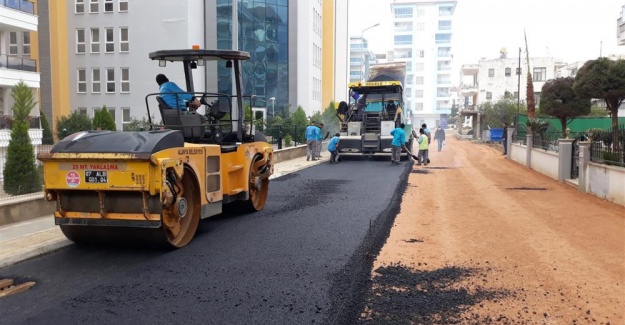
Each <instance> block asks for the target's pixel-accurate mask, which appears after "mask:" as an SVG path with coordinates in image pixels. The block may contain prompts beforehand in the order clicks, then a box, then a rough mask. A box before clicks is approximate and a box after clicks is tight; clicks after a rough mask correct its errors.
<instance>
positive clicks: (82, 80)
mask: <svg viewBox="0 0 625 325" xmlns="http://www.w3.org/2000/svg"><path fill="white" fill-rule="evenodd" d="M77 86H78V93H79V94H84V93H86V92H87V70H85V69H78V85H77Z"/></svg>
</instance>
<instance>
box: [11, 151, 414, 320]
mask: <svg viewBox="0 0 625 325" xmlns="http://www.w3.org/2000/svg"><path fill="white" fill-rule="evenodd" d="M411 169H412V164H411V163H410V162H406V163H405V164H402V165H400V166H395V165H391V164H390V162H389V159H388V157H385V158H383V159H369V160H353V159H343V162H341V163H340V164H338V165H330V164H328V163H324V164H322V165H318V166H315V167H311V168H308V169H305V170H301V171H299V172H297V173H294V174H289V175H285V176H282V177H280V178H277V179H274V180H273V181H271V183H270V194H269V198H268V201H267V205H266V206H265V209H264V210H263V211H260V212H257V213H255V214H243V213H241V212H238V211H236V209H228V210H229V211H227V213H224V214H223V215H222V216H220V217H216V218H212V219H208V220H204V221H202V222H201V223H200V229H199V231H198V234H197V236H196V238H195V239H194V240H193V241H192V242H191V244H189V246H187V247H185V248H183V249H179V250H175V251H159V250H153V249H142V248H121V247H79V246H76V245H71V246H69V247H67V248H65V249H63V250H61V251H58V252H54V253H51V254H49V255H46V256H42V257H40V258H37V259H34V260H30V261H26V262H23V263H20V264H17V265H14V266H11V267H8V268H5V269H2V270H0V278H14V279H17V280H18V281H26V280H28V281H36V282H37V285H36V286H35V287H33V288H32V289H30V290H28V291H26V292H23V293H20V294H17V295H13V296H8V297H4V298H0V310H2V312H3V313H2V314H3V315H2V318H1V319H2V321H1V323H2V324H85V323H90V324H147V323H150V324H182V323H186V324H311V323H315V324H319V323H322V324H351V323H354V322H356V320H357V318H358V316H359V314H360V312H361V311H362V310H363V306H364V302H363V301H364V294H365V293H366V291H367V290H368V289H369V285H370V282H369V275H370V271H371V265H372V260H373V258H374V257H375V255H376V254H377V253H378V251H379V249H380V247H381V246H382V244H383V243H384V241H385V240H386V238H387V236H388V233H389V230H390V227H391V225H392V222H393V219H394V217H395V215H396V214H397V212H398V209H399V202H400V199H401V195H402V193H403V192H404V190H405V187H406V178H407V176H406V175H407V173H408V171H409V170H411Z"/></svg>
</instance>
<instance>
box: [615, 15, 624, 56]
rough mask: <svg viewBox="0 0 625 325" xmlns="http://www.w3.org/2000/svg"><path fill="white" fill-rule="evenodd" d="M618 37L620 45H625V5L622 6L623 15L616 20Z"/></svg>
mask: <svg viewBox="0 0 625 325" xmlns="http://www.w3.org/2000/svg"><path fill="white" fill-rule="evenodd" d="M616 38H617V42H618V45H620V46H624V45H625V5H624V6H623V7H622V8H621V17H619V19H617V20H616Z"/></svg>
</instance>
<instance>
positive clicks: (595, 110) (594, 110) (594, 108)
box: [588, 105, 610, 117]
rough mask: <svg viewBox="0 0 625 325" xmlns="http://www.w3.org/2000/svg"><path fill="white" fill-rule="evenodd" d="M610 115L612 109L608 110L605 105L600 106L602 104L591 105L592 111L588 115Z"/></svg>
mask: <svg viewBox="0 0 625 325" xmlns="http://www.w3.org/2000/svg"><path fill="white" fill-rule="evenodd" d="M608 115H610V111H608V110H607V109H605V108H604V107H600V106H597V105H592V106H590V112H589V113H588V116H590V117H606V116H608Z"/></svg>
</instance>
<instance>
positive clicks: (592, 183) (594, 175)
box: [586, 162, 625, 206]
mask: <svg viewBox="0 0 625 325" xmlns="http://www.w3.org/2000/svg"><path fill="white" fill-rule="evenodd" d="M586 168H587V171H588V172H587V173H586V175H587V181H586V192H588V193H592V194H594V195H596V196H598V197H600V198H603V199H606V200H608V201H611V202H614V203H617V204H620V205H623V206H625V168H622V167H614V166H608V165H603V164H597V163H593V162H589V163H588V164H587V167H586Z"/></svg>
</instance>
